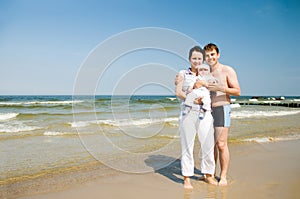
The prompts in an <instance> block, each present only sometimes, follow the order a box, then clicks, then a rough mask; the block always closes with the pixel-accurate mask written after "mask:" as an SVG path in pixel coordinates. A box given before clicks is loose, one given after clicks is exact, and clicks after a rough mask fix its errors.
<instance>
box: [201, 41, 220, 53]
mask: <svg viewBox="0 0 300 199" xmlns="http://www.w3.org/2000/svg"><path fill="white" fill-rule="evenodd" d="M214 49H215V50H216V52H217V53H218V54H219V48H218V46H217V45H216V44H213V43H209V44H206V45H205V46H204V50H205V51H213V50H214Z"/></svg>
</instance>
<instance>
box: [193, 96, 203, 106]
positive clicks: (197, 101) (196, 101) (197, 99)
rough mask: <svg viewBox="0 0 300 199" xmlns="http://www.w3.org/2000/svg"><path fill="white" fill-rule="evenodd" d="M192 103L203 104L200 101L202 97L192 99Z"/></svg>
mask: <svg viewBox="0 0 300 199" xmlns="http://www.w3.org/2000/svg"><path fill="white" fill-rule="evenodd" d="M194 104H199V105H203V102H202V97H198V98H195V100H194Z"/></svg>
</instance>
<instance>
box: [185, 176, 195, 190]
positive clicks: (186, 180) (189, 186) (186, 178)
mask: <svg viewBox="0 0 300 199" xmlns="http://www.w3.org/2000/svg"><path fill="white" fill-rule="evenodd" d="M183 187H184V188H185V189H193V188H194V187H193V186H192V184H191V179H190V178H189V177H184V183H183Z"/></svg>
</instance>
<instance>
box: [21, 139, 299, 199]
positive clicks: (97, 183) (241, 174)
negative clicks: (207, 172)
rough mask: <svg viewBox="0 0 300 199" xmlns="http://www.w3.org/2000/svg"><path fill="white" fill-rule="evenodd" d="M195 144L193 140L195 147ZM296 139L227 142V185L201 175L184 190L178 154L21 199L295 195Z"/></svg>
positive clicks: (297, 190)
mask: <svg viewBox="0 0 300 199" xmlns="http://www.w3.org/2000/svg"><path fill="white" fill-rule="evenodd" d="M197 148H199V146H198V145H196V150H195V151H198V150H197ZM299 149H300V140H290V141H280V142H270V143H243V144H230V152H231V163H230V170H229V175H228V180H229V185H228V186H226V187H218V186H213V185H208V184H206V183H205V182H203V181H199V180H198V179H197V177H198V176H199V172H198V171H197V169H196V175H195V178H193V179H192V183H193V186H194V189H193V190H184V189H183V186H182V176H181V174H180V160H176V161H175V162H173V163H172V164H171V165H169V166H168V167H166V168H163V169H161V170H158V171H155V172H152V173H146V174H128V173H121V172H120V173H117V174H115V175H112V176H110V177H105V178H97V179H94V180H92V181H88V182H85V183H83V184H74V185H73V186H71V188H68V189H66V190H59V191H53V192H50V193H43V194H35V195H28V196H26V197H21V198H23V199H25V198H26V199H29V198H30V199H37V198H39V199H40V198H41V199H52V198H56V199H60V198H61V199H64V198H74V199H82V198H91V199H92V198H125V199H126V198H128V199H129V198H130V199H132V198H149V199H150V198H185V199H190V198H218V199H219V198H222V199H226V198H230V199H235V198H298V197H299V195H300V190H299V185H300V178H299V176H300V170H299V168H300V152H299V151H300V150H299ZM196 163H197V164H196V165H198V162H196Z"/></svg>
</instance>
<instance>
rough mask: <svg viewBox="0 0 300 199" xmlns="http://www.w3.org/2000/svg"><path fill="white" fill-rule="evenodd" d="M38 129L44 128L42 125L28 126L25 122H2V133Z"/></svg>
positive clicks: (0, 127) (0, 128)
mask: <svg viewBox="0 0 300 199" xmlns="http://www.w3.org/2000/svg"><path fill="white" fill-rule="evenodd" d="M38 129H42V127H38V126H28V125H26V124H23V123H14V124H0V132H1V133H19V132H26V131H34V130H38Z"/></svg>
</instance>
